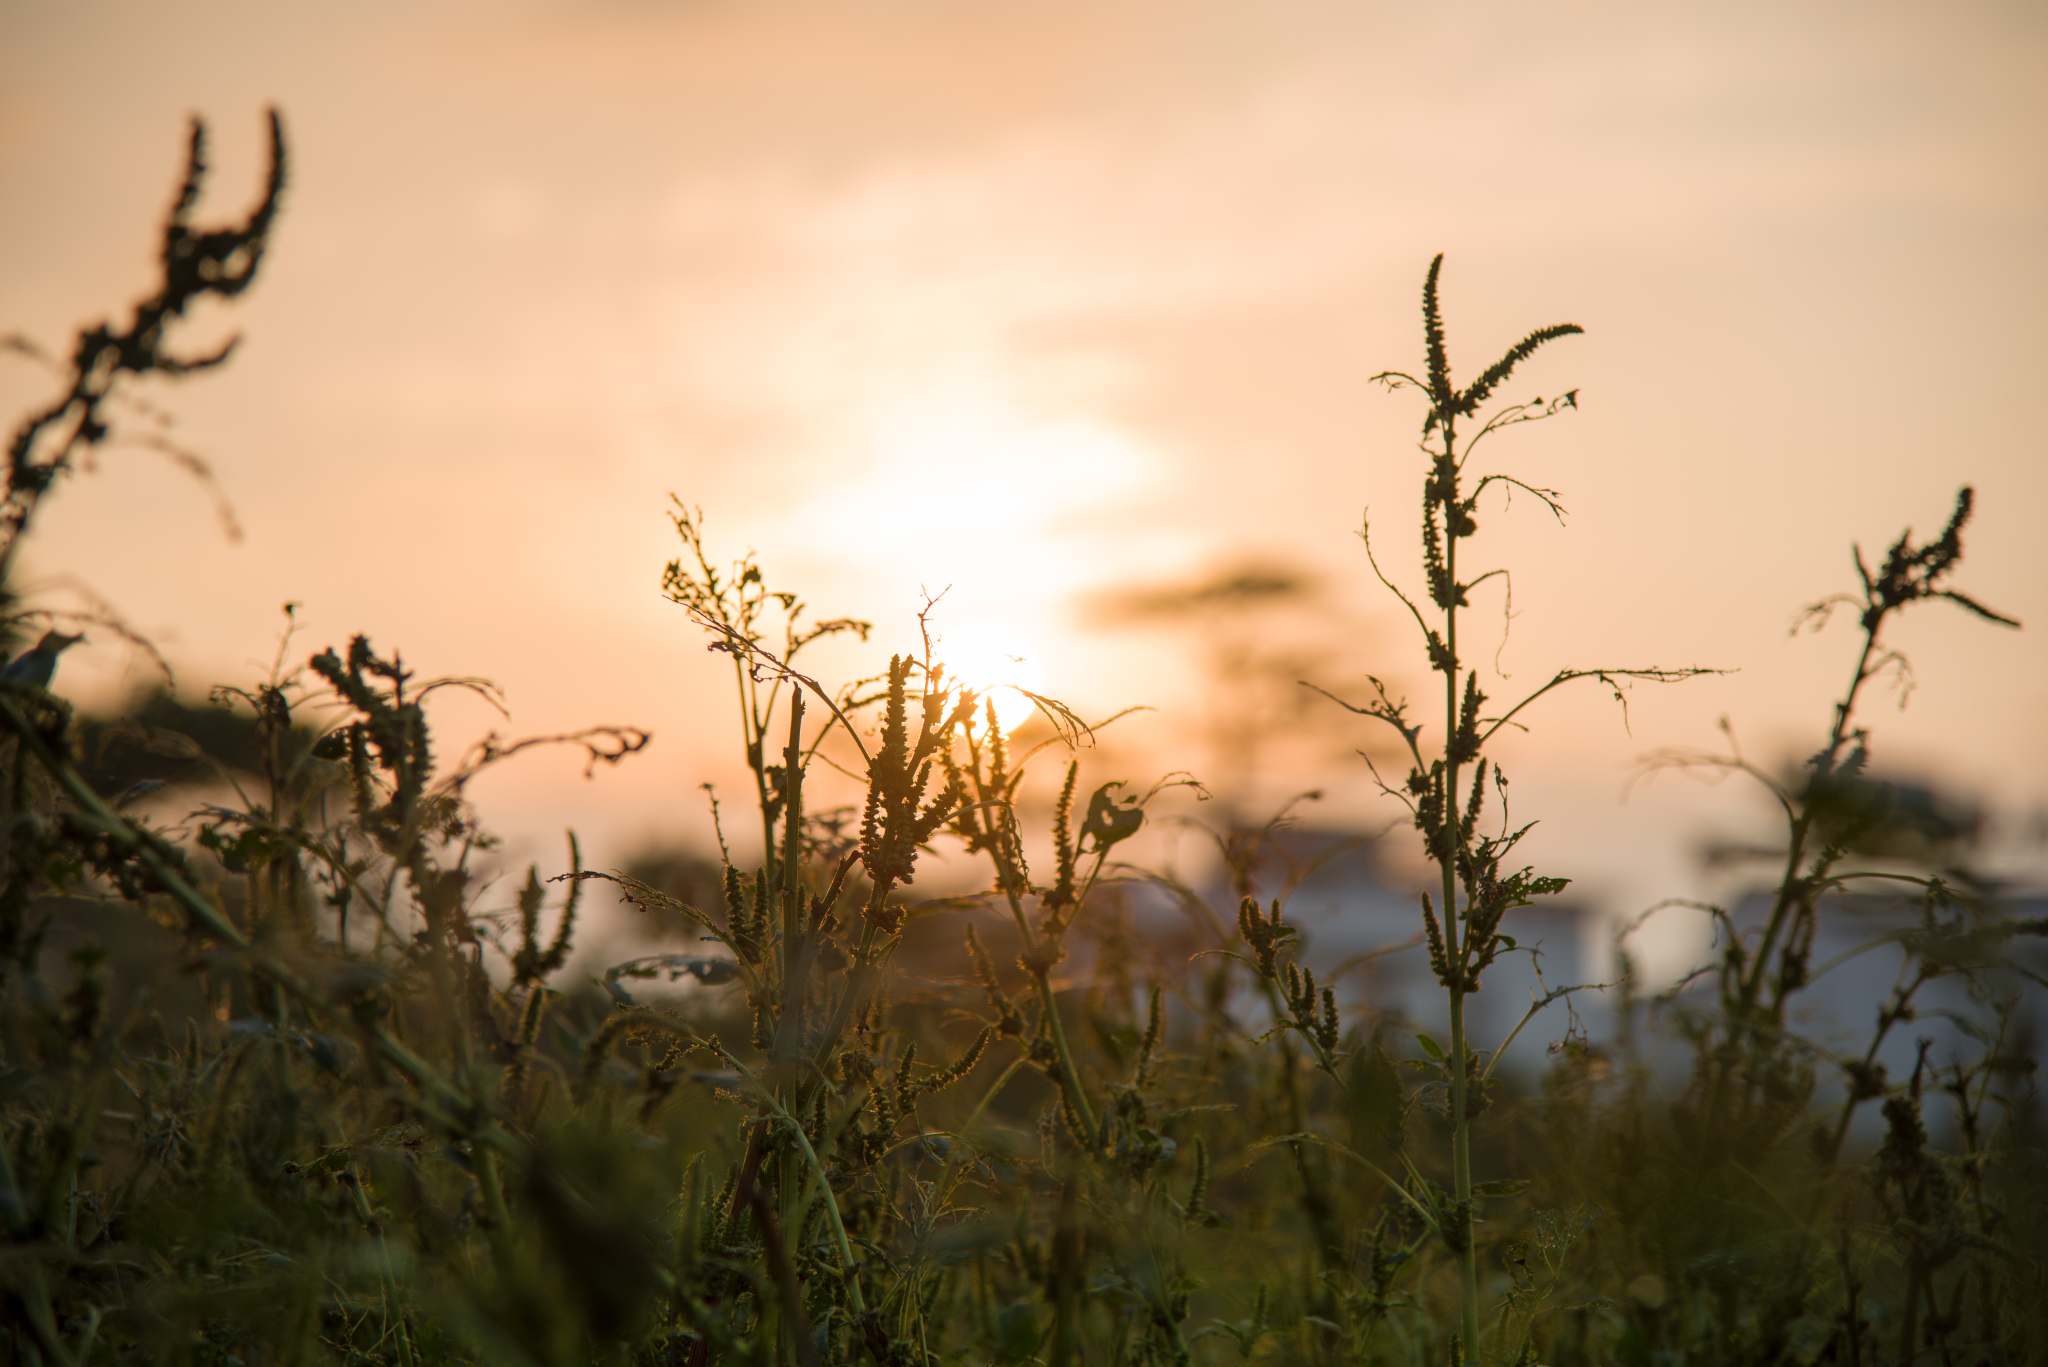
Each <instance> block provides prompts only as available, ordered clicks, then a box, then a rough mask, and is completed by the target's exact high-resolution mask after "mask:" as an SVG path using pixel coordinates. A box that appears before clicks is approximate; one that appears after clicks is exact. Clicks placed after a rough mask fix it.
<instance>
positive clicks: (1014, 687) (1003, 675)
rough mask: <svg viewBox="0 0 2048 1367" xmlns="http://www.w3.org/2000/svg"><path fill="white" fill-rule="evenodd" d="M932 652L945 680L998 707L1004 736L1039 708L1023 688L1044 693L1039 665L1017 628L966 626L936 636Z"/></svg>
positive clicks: (984, 624) (991, 624)
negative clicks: (943, 669) (943, 670)
mask: <svg viewBox="0 0 2048 1367" xmlns="http://www.w3.org/2000/svg"><path fill="white" fill-rule="evenodd" d="M933 654H934V655H935V656H936V657H937V659H938V661H939V662H940V663H942V664H944V665H945V667H946V678H947V679H948V680H951V681H953V682H957V683H959V684H962V685H964V686H965V687H967V688H971V689H973V690H974V691H975V692H976V693H977V694H980V695H981V696H982V697H984V698H986V699H987V700H988V701H990V702H992V703H994V704H995V709H996V721H997V722H998V723H999V724H1000V725H1001V726H1002V728H1003V730H1004V731H1005V732H1009V731H1014V730H1016V729H1017V728H1018V727H1019V726H1022V725H1023V724H1024V723H1025V722H1026V721H1027V720H1029V719H1030V717H1031V714H1032V713H1033V712H1034V711H1036V710H1037V709H1036V705H1035V704H1034V703H1033V702H1032V701H1031V699H1029V698H1027V697H1025V696H1024V693H1022V692H1020V691H1019V690H1020V689H1023V690H1029V691H1030V692H1033V693H1036V692H1038V691H1039V668H1038V662H1037V660H1036V659H1034V658H1033V656H1032V652H1031V648H1030V646H1029V645H1027V644H1026V643H1025V640H1024V638H1023V637H1022V636H1021V635H1019V634H1018V633H1017V632H1016V631H1015V630H1014V629H1013V628H1011V627H1007V626H1004V625H1003V624H1002V623H1000V622H967V623H964V624H962V625H960V626H956V627H948V628H946V629H945V630H943V631H939V632H936V633H934V639H933Z"/></svg>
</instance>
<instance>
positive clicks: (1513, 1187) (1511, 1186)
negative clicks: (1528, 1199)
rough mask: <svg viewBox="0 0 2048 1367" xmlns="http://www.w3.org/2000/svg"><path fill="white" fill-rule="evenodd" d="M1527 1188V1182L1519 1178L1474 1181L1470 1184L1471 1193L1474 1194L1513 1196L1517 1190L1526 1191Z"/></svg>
mask: <svg viewBox="0 0 2048 1367" xmlns="http://www.w3.org/2000/svg"><path fill="white" fill-rule="evenodd" d="M1528 1188H1529V1184H1528V1183H1527V1182H1524V1181H1522V1180H1521V1179H1519V1178H1507V1179H1503V1180H1502V1181H1499V1182H1474V1183H1473V1184H1472V1194H1473V1195H1474V1196H1513V1195H1514V1194H1515V1193H1517V1192H1521V1191H1527V1190H1528Z"/></svg>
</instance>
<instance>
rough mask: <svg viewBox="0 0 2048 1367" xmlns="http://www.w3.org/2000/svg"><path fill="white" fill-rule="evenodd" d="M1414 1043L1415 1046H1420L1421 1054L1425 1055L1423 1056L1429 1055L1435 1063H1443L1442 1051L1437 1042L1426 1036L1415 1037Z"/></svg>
mask: <svg viewBox="0 0 2048 1367" xmlns="http://www.w3.org/2000/svg"><path fill="white" fill-rule="evenodd" d="M1415 1042H1416V1043H1417V1044H1419V1045H1421V1046H1422V1052H1423V1053H1425V1054H1428V1055H1429V1056H1430V1057H1431V1058H1433V1059H1435V1060H1436V1061H1437V1062H1438V1063H1442V1062H1443V1061H1444V1051H1443V1048H1442V1047H1441V1046H1440V1045H1438V1044H1437V1042H1436V1041H1435V1040H1433V1039H1431V1038H1430V1037H1429V1036H1427V1035H1417V1036H1416V1037H1415Z"/></svg>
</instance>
